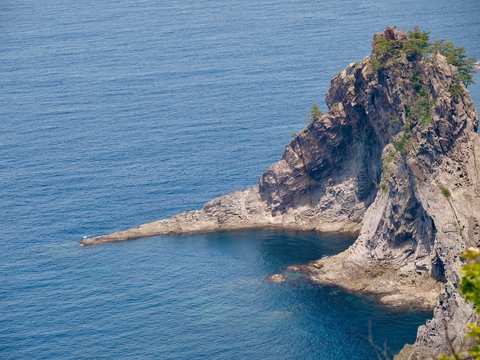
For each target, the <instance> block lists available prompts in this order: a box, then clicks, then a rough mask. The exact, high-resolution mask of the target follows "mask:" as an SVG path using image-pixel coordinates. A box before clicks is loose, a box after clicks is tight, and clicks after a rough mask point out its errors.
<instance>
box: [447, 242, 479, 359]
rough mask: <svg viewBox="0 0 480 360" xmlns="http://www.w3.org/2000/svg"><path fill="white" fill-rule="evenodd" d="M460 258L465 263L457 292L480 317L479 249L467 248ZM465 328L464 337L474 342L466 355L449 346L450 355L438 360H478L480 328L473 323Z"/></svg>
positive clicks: (476, 323)
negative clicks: (466, 330)
mask: <svg viewBox="0 0 480 360" xmlns="http://www.w3.org/2000/svg"><path fill="white" fill-rule="evenodd" d="M462 258H464V259H466V260H467V263H466V264H465V265H463V266H462V275H463V277H462V281H461V282H460V286H459V287H458V290H459V291H460V292H461V293H462V295H463V296H464V297H465V299H466V300H467V301H468V302H470V303H472V304H473V305H474V307H475V310H476V312H477V314H479V315H480V249H478V248H469V249H467V250H465V251H464V252H463V253H462ZM467 328H468V332H467V335H466V337H467V338H471V339H473V340H474V341H473V346H472V347H471V348H470V350H469V351H468V353H459V352H458V351H456V350H455V349H454V348H453V346H452V345H451V344H449V345H450V347H451V349H450V352H451V354H452V355H451V356H447V355H442V356H440V357H439V359H440V360H467V359H475V360H478V359H480V326H479V324H478V322H473V323H470V324H468V325H467ZM449 340H450V339H449Z"/></svg>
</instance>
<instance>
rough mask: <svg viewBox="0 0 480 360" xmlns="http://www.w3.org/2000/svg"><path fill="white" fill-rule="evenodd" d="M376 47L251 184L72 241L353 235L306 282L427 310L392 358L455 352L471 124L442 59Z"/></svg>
mask: <svg viewBox="0 0 480 360" xmlns="http://www.w3.org/2000/svg"><path fill="white" fill-rule="evenodd" d="M384 40H385V41H387V42H386V44H387V45H388V49H387V50H388V51H384V52H383V53H381V54H380V55H381V56H380V55H379V53H378V51H377V52H375V50H374V53H375V55H372V58H365V59H364V60H363V61H361V62H359V63H352V64H350V65H349V66H347V68H346V69H345V70H343V71H342V72H341V73H340V74H338V75H337V76H336V77H335V78H334V79H333V80H332V82H331V86H330V89H329V91H328V93H327V96H326V102H327V105H328V108H329V111H328V113H326V114H324V115H322V116H319V117H316V118H314V119H313V121H312V122H311V123H310V124H309V125H308V126H307V127H306V128H305V129H303V130H302V131H301V132H300V133H298V134H297V135H296V136H295V137H294V138H293V140H292V141H291V142H290V144H288V145H287V146H286V148H285V152H284V154H283V156H282V158H281V159H280V161H278V162H277V163H275V164H273V165H272V166H271V167H270V168H269V169H268V170H267V171H266V172H265V173H264V174H263V175H262V176H261V177H260V180H259V182H258V184H257V185H256V186H254V187H252V188H249V189H247V190H244V191H239V192H234V193H231V194H228V195H225V196H222V197H219V198H217V199H214V200H212V201H210V202H208V203H207V204H206V205H205V206H204V207H203V208H202V209H201V210H197V211H192V212H188V213H183V214H179V215H177V216H174V217H173V218H171V219H167V220H160V221H156V222H153V223H149V224H144V225H141V226H139V227H137V228H134V229H130V230H125V231H120V232H116V233H113V234H110V235H105V236H99V237H95V238H89V239H83V240H82V241H81V244H82V245H91V244H96V243H103V242H112V241H123V240H130V239H135V238H139V237H145V236H153V235H161V234H169V233H193V232H209V231H218V230H233V229H246V228H259V227H279V228H288V229H300V230H315V231H320V232H354V233H358V234H359V236H358V239H357V240H356V241H355V243H354V244H353V245H352V246H351V247H350V248H349V249H347V250H346V251H345V252H343V253H341V254H338V255H336V256H333V257H329V258H325V259H321V260H318V261H316V262H313V263H311V264H309V265H307V266H305V267H304V268H306V269H307V270H306V271H307V273H308V276H309V277H310V278H311V279H312V280H314V281H316V282H319V283H324V284H331V285H337V286H341V287H343V288H345V289H348V290H351V291H357V292H365V293H372V294H376V295H378V296H379V298H380V300H381V301H382V302H384V303H387V304H395V305H404V306H405V305H415V306H418V307H422V308H433V307H434V308H435V310H434V316H433V319H432V320H430V321H428V322H427V324H426V325H424V326H421V327H420V328H419V331H418V334H417V340H416V342H415V344H413V345H408V346H406V347H405V348H404V349H403V350H402V352H401V353H400V354H399V355H398V358H399V359H406V358H409V359H428V358H436V357H437V356H438V355H439V354H441V353H446V352H448V350H449V349H448V346H447V341H446V339H447V334H448V336H449V337H450V338H451V339H452V341H453V345H454V346H455V347H456V348H457V349H462V347H464V346H466V345H465V341H464V338H463V335H464V334H465V325H466V323H467V322H469V321H473V320H474V319H475V315H474V312H473V310H472V307H471V306H470V305H468V304H466V303H465V301H464V300H463V298H462V297H461V295H460V294H459V293H458V291H457V290H456V289H457V286H458V283H459V280H460V278H461V276H460V270H459V269H460V266H461V265H462V261H461V259H460V258H459V254H460V253H461V252H462V250H463V249H465V248H466V247H468V246H478V245H479V243H480V220H479V218H480V197H479V196H480V182H479V178H480V174H479V168H480V166H479V165H480V164H479V159H480V143H479V136H478V134H477V122H478V116H477V113H476V111H475V107H474V104H473V102H472V100H471V98H470V96H469V93H468V91H467V89H466V88H465V87H464V85H463V84H462V82H461V81H460V80H459V77H458V76H457V75H458V70H457V69H456V68H455V67H454V66H452V65H450V64H449V63H448V62H447V59H446V58H445V57H444V56H442V55H440V54H434V55H432V57H431V58H425V57H424V56H421V54H420V55H419V54H412V53H407V52H406V51H403V50H402V49H403V46H404V44H405V42H406V41H408V34H407V33H406V32H404V31H400V30H397V29H392V28H387V30H386V31H385V32H384V33H378V34H376V35H375V37H374V46H377V44H379V43H382V41H384ZM275 279H276V278H275ZM278 279H280V278H278ZM282 279H283V278H282ZM272 280H273V278H272ZM445 325H446V328H445Z"/></svg>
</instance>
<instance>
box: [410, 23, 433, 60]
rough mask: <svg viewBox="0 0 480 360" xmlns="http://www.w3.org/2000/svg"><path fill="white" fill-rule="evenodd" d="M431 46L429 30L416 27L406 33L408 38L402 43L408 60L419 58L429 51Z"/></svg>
mask: <svg viewBox="0 0 480 360" xmlns="http://www.w3.org/2000/svg"><path fill="white" fill-rule="evenodd" d="M431 46H432V43H431V42H430V32H429V31H421V30H420V29H419V28H418V27H416V28H415V29H413V31H410V32H409V33H408V39H407V40H406V41H405V42H404V43H403V51H404V52H405V55H407V57H408V58H409V59H410V60H411V59H419V58H421V57H422V56H425V55H426V54H428V53H429V52H430V50H431Z"/></svg>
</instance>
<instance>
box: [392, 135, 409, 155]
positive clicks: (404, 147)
mask: <svg viewBox="0 0 480 360" xmlns="http://www.w3.org/2000/svg"><path fill="white" fill-rule="evenodd" d="M393 145H394V146H395V149H397V151H399V152H400V153H401V154H406V153H407V151H408V146H409V145H410V135H409V134H407V133H406V132H404V133H403V135H402V137H401V138H400V139H399V140H397V141H395V143H394V144H393Z"/></svg>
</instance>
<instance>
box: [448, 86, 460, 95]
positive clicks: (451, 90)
mask: <svg viewBox="0 0 480 360" xmlns="http://www.w3.org/2000/svg"><path fill="white" fill-rule="evenodd" d="M448 92H449V93H450V95H452V96H458V95H462V94H463V87H462V86H461V85H460V84H452V85H450V87H449V88H448Z"/></svg>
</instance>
